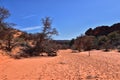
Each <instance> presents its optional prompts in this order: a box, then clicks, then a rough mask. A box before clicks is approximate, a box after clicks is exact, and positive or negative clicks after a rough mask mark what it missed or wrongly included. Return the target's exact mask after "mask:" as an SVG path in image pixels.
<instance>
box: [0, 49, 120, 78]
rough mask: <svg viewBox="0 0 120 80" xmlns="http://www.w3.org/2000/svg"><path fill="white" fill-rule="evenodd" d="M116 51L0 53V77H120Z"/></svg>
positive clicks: (119, 56) (118, 56)
mask: <svg viewBox="0 0 120 80" xmlns="http://www.w3.org/2000/svg"><path fill="white" fill-rule="evenodd" d="M119 59H120V53H118V52H115V51H112V52H102V51H96V50H93V51H91V56H90V57H88V52H81V53H71V50H60V51H59V52H58V56H57V57H33V58H27V59H20V60H14V59H10V58H6V57H5V58H4V57H3V56H0V80H120V60H119Z"/></svg>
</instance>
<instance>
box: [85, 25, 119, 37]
mask: <svg viewBox="0 0 120 80" xmlns="http://www.w3.org/2000/svg"><path fill="white" fill-rule="evenodd" d="M114 31H120V23H116V24H113V25H112V26H98V27H96V28H94V29H92V28H89V29H88V30H87V31H86V32H85V35H88V36H102V35H108V34H109V33H111V32H114Z"/></svg>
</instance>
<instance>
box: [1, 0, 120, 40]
mask: <svg viewBox="0 0 120 80" xmlns="http://www.w3.org/2000/svg"><path fill="white" fill-rule="evenodd" d="M0 5H1V6H4V7H5V8H7V9H8V10H9V11H10V13H11V16H10V17H9V18H8V19H7V22H13V23H15V24H17V26H16V28H17V29H20V30H23V31H27V32H31V33H35V32H40V30H41V27H42V24H41V18H44V17H46V16H49V17H51V19H52V27H54V28H56V29H57V30H58V32H59V35H58V36H55V37H54V39H72V38H75V37H77V36H79V35H80V34H84V32H85V31H86V30H87V29H88V28H95V27H96V26H100V25H112V24H114V23H118V22H120V0H0Z"/></svg>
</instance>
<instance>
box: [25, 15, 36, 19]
mask: <svg viewBox="0 0 120 80" xmlns="http://www.w3.org/2000/svg"><path fill="white" fill-rule="evenodd" d="M34 16H36V15H28V16H25V17H23V19H27V18H31V17H34Z"/></svg>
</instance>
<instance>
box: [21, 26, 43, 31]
mask: <svg viewBox="0 0 120 80" xmlns="http://www.w3.org/2000/svg"><path fill="white" fill-rule="evenodd" d="M37 29H41V26H34V27H27V28H23V29H21V30H23V31H32V30H37Z"/></svg>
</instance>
